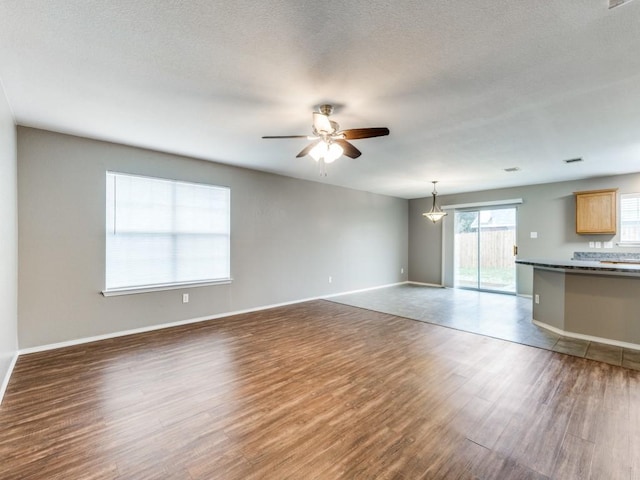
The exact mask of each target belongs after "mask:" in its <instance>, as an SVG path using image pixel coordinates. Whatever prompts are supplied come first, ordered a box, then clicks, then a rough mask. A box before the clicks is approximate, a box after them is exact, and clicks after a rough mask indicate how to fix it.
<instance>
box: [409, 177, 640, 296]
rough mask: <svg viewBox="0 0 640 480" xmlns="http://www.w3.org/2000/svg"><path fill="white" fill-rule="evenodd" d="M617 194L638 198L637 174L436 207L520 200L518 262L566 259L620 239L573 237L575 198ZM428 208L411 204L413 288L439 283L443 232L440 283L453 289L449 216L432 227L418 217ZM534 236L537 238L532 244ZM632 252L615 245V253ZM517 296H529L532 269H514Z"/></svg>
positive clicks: (468, 196)
mask: <svg viewBox="0 0 640 480" xmlns="http://www.w3.org/2000/svg"><path fill="white" fill-rule="evenodd" d="M602 188H619V189H620V190H619V191H618V194H621V193H635V192H640V174H631V175H617V176H610V177H601V178H593V179H588V180H576V181H570V182H558V183H547V184H543V185H531V186H526V187H515V188H504V189H499V190H486V191H480V192H471V193H463V194H457V195H443V196H442V197H440V196H438V202H439V204H440V205H457V204H466V203H475V202H487V201H495V200H507V199H513V198H522V199H523V200H524V203H523V204H521V205H518V233H517V243H518V256H519V257H520V258H549V259H569V258H571V257H572V255H573V252H574V251H598V250H595V249H590V248H589V245H588V243H589V241H601V242H605V241H610V240H611V241H613V242H614V244H615V242H617V241H618V235H578V234H576V233H575V200H574V196H573V192H576V191H581V190H597V189H602ZM429 208H431V197H426V198H419V199H414V200H410V201H409V232H410V234H409V265H411V269H410V270H409V279H410V280H412V281H416V282H425V283H437V284H440V282H441V275H442V273H443V272H442V271H441V265H442V262H443V256H442V248H437V247H438V246H440V247H441V245H440V242H441V238H442V229H444V252H445V255H444V263H445V272H444V275H443V277H444V279H445V282H444V283H445V284H446V285H451V283H452V274H451V270H452V268H453V255H452V252H453V215H452V214H450V215H449V216H448V217H445V221H444V222H443V223H442V224H436V225H434V224H432V223H431V222H429V221H427V220H426V219H425V218H424V217H422V215H421V213H422V212H425V211H428V210H429ZM530 232H537V233H538V238H536V239H532V238H530ZM599 251H602V252H604V251H607V252H612V251H635V252H638V253H640V250H638V249H628V248H627V249H623V248H619V247H617V246H615V245H614V249H613V250H604V249H601V250H599ZM517 275H518V276H517V279H518V280H517V283H518V284H517V291H518V293H519V294H523V295H531V292H532V285H533V273H532V267H530V266H518V271H517Z"/></svg>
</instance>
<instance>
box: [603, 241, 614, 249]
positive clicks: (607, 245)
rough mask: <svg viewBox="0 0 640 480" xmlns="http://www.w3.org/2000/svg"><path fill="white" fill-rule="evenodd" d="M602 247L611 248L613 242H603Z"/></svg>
mask: <svg viewBox="0 0 640 480" xmlns="http://www.w3.org/2000/svg"><path fill="white" fill-rule="evenodd" d="M604 248H613V242H604Z"/></svg>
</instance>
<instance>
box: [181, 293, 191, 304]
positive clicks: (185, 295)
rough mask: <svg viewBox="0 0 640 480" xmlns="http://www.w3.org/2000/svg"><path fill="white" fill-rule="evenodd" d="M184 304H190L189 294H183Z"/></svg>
mask: <svg viewBox="0 0 640 480" xmlns="http://www.w3.org/2000/svg"><path fill="white" fill-rule="evenodd" d="M182 303H189V294H188V293H183V294H182Z"/></svg>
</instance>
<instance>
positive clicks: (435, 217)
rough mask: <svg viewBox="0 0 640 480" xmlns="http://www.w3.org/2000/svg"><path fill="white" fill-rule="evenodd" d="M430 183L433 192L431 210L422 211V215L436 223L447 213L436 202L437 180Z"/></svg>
mask: <svg viewBox="0 0 640 480" xmlns="http://www.w3.org/2000/svg"><path fill="white" fill-rule="evenodd" d="M431 183H433V192H432V194H431V195H433V204H432V205H431V210H429V211H428V212H425V213H423V214H422V216H424V217H427V218H428V219H429V220H431V221H432V222H433V223H437V222H438V221H439V220H442V218H443V217H446V216H447V215H449V214H448V213H447V212H445V211H443V210H442V209H441V208H440V207H439V206H438V204H437V203H436V197H437V195H438V192H437V191H436V183H438V181H437V180H433V181H432V182H431Z"/></svg>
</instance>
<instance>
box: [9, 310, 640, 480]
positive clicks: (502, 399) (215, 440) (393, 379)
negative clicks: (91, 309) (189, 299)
mask: <svg viewBox="0 0 640 480" xmlns="http://www.w3.org/2000/svg"><path fill="white" fill-rule="evenodd" d="M0 478H2V479H48V480H49V479H83V480H84V479H135V480H140V479H187V480H188V479H243V480H244V479H278V480H279V479H305V480H307V479H315V478H317V479H336V478H346V479H360V478H362V479H374V478H375V479H406V480H409V479H411V480H413V479H421V478H424V479H500V480H504V479H544V478H557V479H562V480H566V479H574V478H575V479H581V480H582V479H589V478H591V479H603V480H605V479H606V480H613V479H625V480H632V479H638V478H640V372H637V371H633V370H628V369H625V368H621V367H616V366H612V365H607V364H604V363H600V362H595V361H592V360H587V359H583V358H577V357H571V356H566V355H563V354H559V353H554V352H550V351H546V350H542V349H537V348H533V347H527V346H524V345H518V344H515V343H510V342H506V341H502V340H496V339H492V338H488V337H482V336H479V335H474V334H470V333H466V332H460V331H456V330H451V329H448V328H443V327H440V326H437V325H429V324H425V323H420V322H416V321H412V320H408V319H404V318H399V317H394V316H390V315H386V314H382V313H375V312H371V311H367V310H361V309H358V308H354V307H350V306H346V305H339V304H335V303H331V302H327V301H314V302H309V303H304V304H299V305H294V306H289V307H283V308H277V309H272V310H267V311H263V312H259V313H252V314H246V315H238V316H235V317H228V318H226V319H221V320H216V321H212V322H205V323H199V324H194V325H190V326H184V327H178V328H172V329H167V330H162V331H158V332H153V333H146V334H140V335H134V336H129V337H121V338H117V339H113V340H107V341H103V342H97V343H93V344H87V345H82V346H77V347H71V348H65V349H60V350H55V351H51V352H45V353H40V354H31V355H25V356H22V357H20V358H19V360H18V363H17V365H16V368H15V370H14V374H13V376H12V379H11V382H10V384H9V387H8V390H7V393H6V396H5V400H4V402H3V404H2V406H1V407H0Z"/></svg>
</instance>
